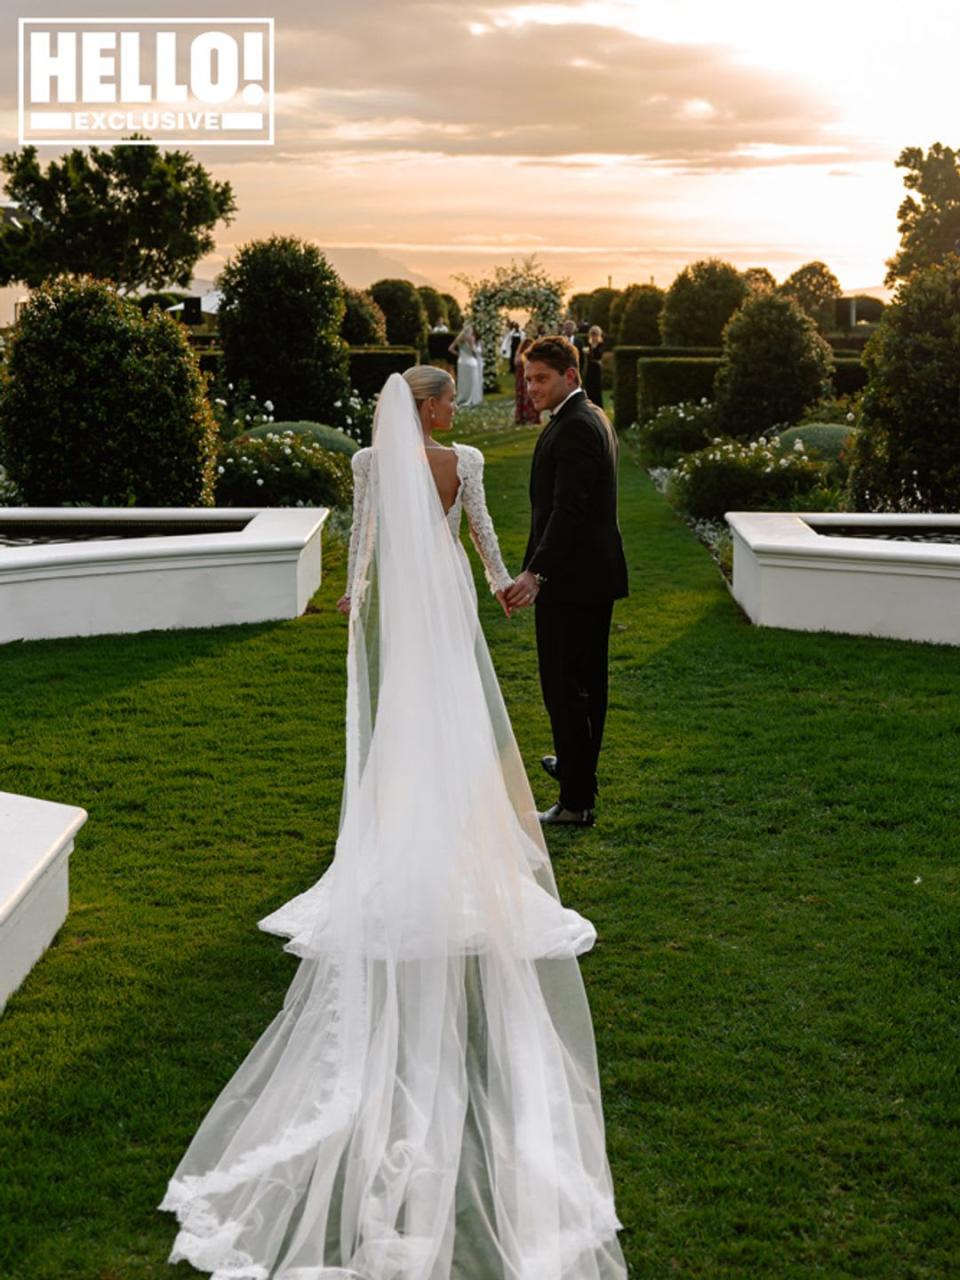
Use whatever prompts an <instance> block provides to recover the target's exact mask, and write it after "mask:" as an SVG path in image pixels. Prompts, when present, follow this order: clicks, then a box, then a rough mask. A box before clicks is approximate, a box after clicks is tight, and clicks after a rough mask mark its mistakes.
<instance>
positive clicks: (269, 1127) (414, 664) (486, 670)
mask: <svg viewBox="0 0 960 1280" xmlns="http://www.w3.org/2000/svg"><path fill="white" fill-rule="evenodd" d="M455 447H456V449H457V472H458V475H459V477H460V487H459V490H458V493H457V497H456V500H455V502H454V504H453V506H452V507H451V509H450V511H449V512H447V513H446V514H445V513H444V511H443V508H442V505H441V502H440V498H439V494H438V492H437V488H436V484H435V482H434V480H433V476H432V472H431V471H430V467H429V463H428V461H427V457H426V453H425V452H424V449H423V437H422V433H421V431H420V425H419V419H418V418H417V415H416V411H415V406H414V403H413V397H412V394H411V392H410V389H409V387H408V386H407V383H406V382H405V381H404V379H403V378H401V377H400V375H398V374H393V375H391V377H390V378H389V379H388V380H387V383H386V385H385V387H384V390H383V391H382V392H381V396H380V400H379V403H378V407H377V412H376V417H375V422H374V437H373V445H372V447H371V448H370V449H368V450H361V451H360V452H358V453H356V454H354V463H353V467H354V477H355V501H354V527H353V531H352V535H351V548H350V561H349V567H348V593H349V594H350V596H351V612H350V623H349V639H348V649H347V716H346V729H347V733H346V748H347V751H346V771H345V778H344V790H343V801H342V807H341V815H340V831H339V835H338V839H337V845H336V851H335V856H334V859H333V861H332V863H331V864H330V866H329V868H328V869H327V871H326V872H325V873H324V874H323V875H322V876H321V877H320V879H319V880H318V881H317V882H316V883H315V884H314V885H313V886H312V887H310V888H308V889H307V890H306V891H305V892H304V893H301V894H299V895H298V896H296V897H294V898H293V899H291V900H289V901H288V902H286V903H284V904H283V905H282V906H280V907H279V908H278V909H277V910H275V911H274V912H272V913H271V914H270V915H268V916H265V917H264V918H263V919H262V920H260V921H259V926H260V927H261V928H262V929H264V930H266V931H267V932H271V933H277V934H280V935H282V936H286V937H288V938H289V941H288V942H287V944H286V946H285V948H284V949H285V950H287V951H290V952H292V953H293V954H295V955H297V956H298V957H300V964H299V966H298V968H297V971H296V973H295V975H294V978H293V981H292V982H291V984H290V987H289V989H288V992H287V994H286V997H285V999H284V1003H283V1008H282V1010H281V1011H280V1012H279V1013H278V1014H277V1015H276V1017H275V1018H274V1020H273V1021H272V1022H271V1023H270V1024H269V1025H268V1027H267V1028H266V1030H265V1031H264V1032H263V1033H262V1035H261V1036H260V1038H259V1040H258V1041H257V1042H256V1044H255V1045H254V1046H253V1048H252V1049H251V1050H250V1052H249V1053H248V1055H247V1057H246V1058H245V1059H244V1061H243V1062H242V1063H241V1064H240V1066H239V1068H238V1069H237V1071H236V1072H235V1074H234V1075H233V1077H232V1079H231V1080H230V1081H228V1083H227V1084H226V1085H225V1086H224V1088H223V1089H222V1090H221V1092H220V1094H219V1096H218V1097H217V1098H216V1099H215V1100H214V1102H213V1105H212V1106H211V1108H210V1110H209V1111H208V1112H207V1115H206V1116H205V1118H204V1119H203V1121H202V1123H201V1124H200V1126H199V1128H198V1129H197V1131H196V1133H195V1134H194V1136H193V1139H192V1140H191V1142H190V1144H189V1146H188V1148H187V1151H186V1153H185V1154H184V1156H183V1158H182V1159H181V1161H180V1164H179V1165H178V1166H177V1169H176V1170H175V1172H174V1174H173V1176H172V1177H171V1178H170V1180H169V1183H168V1186H167V1191H166V1195H165V1196H164V1199H163V1200H162V1202H161V1204H160V1205H159V1208H161V1209H164V1210H169V1211H172V1212H174V1213H176V1215H177V1218H178V1220H179V1230H178V1233H177V1236H176V1239H175V1241H174V1243H173V1247H172V1249H171V1252H170V1256H169V1261H170V1262H177V1261H179V1260H180V1259H186V1260H188V1261H189V1262H191V1263H192V1264H193V1265H194V1266H195V1267H197V1268H199V1269H200V1270H202V1271H207V1272H210V1273H212V1275H213V1277H214V1280H625V1277H626V1274H627V1273H626V1266H625V1263H624V1259H623V1254H622V1252H621V1249H620V1245H619V1241H618V1239H617V1235H616V1233H617V1231H618V1230H619V1229H620V1228H621V1223H620V1221H619V1220H618V1218H617V1215H616V1212H615V1208H614V1196H613V1188H612V1181H611V1177H610V1170H609V1166H608V1163H607V1158H606V1149H605V1139H604V1126H603V1115H602V1108H601V1100H600V1090H599V1082H598V1071H597V1062H596V1052H595V1047H594V1039H593V1029H592V1024H591V1020H590V1013H589V1008H588V1005H587V1000H586V994H585V991H584V987H583V982H582V978H581V975H580V971H579V965H578V960H577V957H578V956H579V955H581V954H582V953H584V952H586V951H588V950H589V949H590V948H591V947H592V945H593V943H594V941H595V939H596V931H595V929H594V927H593V925H592V924H591V923H590V922H589V921H588V920H586V919H585V918H584V917H583V916H581V915H579V914H578V913H577V912H576V911H574V910H572V909H570V908H567V907H564V906H563V904H562V903H561V902H560V900H559V897H558V894H557V889H556V884H555V881H554V877H553V872H552V868H551V865H550V859H549V856H548V853H547V848H546V844H545V841H544V838H543V833H542V831H541V828H540V824H539V821H538V819H537V814H536V810H535V807H534V804H533V796H532V793H531V791H530V787H529V783H528V781H527V778H526V774H525V771H524V769H523V765H522V762H521V760H520V756H519V752H518V751H517V747H516V741H515V739H514V736H513V732H512V729H511V727H510V722H509V718H508V717H507V713H506V708H505V706H504V704H503V699H502V696H501V694H500V690H499V685H498V684H497V680H496V675H495V673H494V670H493V666H492V664H491V662H490V658H489V652H488V650H487V646H486V641H485V639H484V637H483V632H482V630H481V628H480V626H479V622H478V618H477V608H476V605H477V599H476V589H475V587H474V584H473V577H472V574H471V571H470V565H469V561H468V559H467V556H466V553H465V551H464V549H463V546H462V545H461V543H460V541H459V536H458V535H459V528H460V522H461V514H462V512H463V511H466V512H467V518H468V522H469V526H470V532H471V536H472V537H473V540H474V543H475V545H476V546H477V549H478V551H479V552H480V555H481V557H482V560H483V564H484V570H485V573H486V577H487V582H488V585H489V586H490V589H491V591H495V590H497V589H498V588H499V587H501V586H504V585H506V583H507V582H509V581H510V578H509V575H508V574H507V571H506V569H505V568H504V565H503V561H502V559H501V557H500V552H499V547H498V546H497V541H496V535H495V534H494V531H493V526H492V523H491V521H490V518H489V515H488V514H487V510H486V503H485V501H484V496H483V479H482V473H483V456H482V454H480V452H479V451H478V450H475V449H472V448H469V447H467V446H464V445H457V446H455Z"/></svg>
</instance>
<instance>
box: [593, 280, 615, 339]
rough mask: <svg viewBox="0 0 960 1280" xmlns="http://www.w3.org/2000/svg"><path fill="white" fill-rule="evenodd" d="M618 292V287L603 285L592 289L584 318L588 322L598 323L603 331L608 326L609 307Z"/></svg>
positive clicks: (605, 330)
mask: <svg viewBox="0 0 960 1280" xmlns="http://www.w3.org/2000/svg"><path fill="white" fill-rule="evenodd" d="M619 292H620V290H619V289H610V288H608V287H607V286H606V285H604V286H603V287H602V288H600V289H594V291H593V293H591V294H590V306H589V309H588V311H587V317H586V318H587V320H588V322H589V323H590V324H598V325H599V326H600V328H601V329H602V330H603V332H604V333H606V332H607V330H608V329H609V328H610V308H611V307H612V306H613V301H614V299H615V298H616V297H617V295H618V294H619Z"/></svg>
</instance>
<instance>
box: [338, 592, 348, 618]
mask: <svg viewBox="0 0 960 1280" xmlns="http://www.w3.org/2000/svg"><path fill="white" fill-rule="evenodd" d="M335 607H336V609H337V610H338V612H340V613H342V614H344V615H347V614H349V612H350V597H349V596H341V597H340V599H339V600H338V601H337V603H336V606H335Z"/></svg>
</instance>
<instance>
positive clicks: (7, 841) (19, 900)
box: [0, 791, 87, 1010]
mask: <svg viewBox="0 0 960 1280" xmlns="http://www.w3.org/2000/svg"><path fill="white" fill-rule="evenodd" d="M86 820H87V814H86V811H85V810H83V809H77V808H74V807H72V806H71V805H66V804H54V803H52V802H51V801H49V800H34V799H32V798H31V797H29V796H17V795H11V794H10V792H7V791H0V1010H2V1009H3V1007H4V1005H5V1004H6V1002H7V999H8V998H9V997H10V995H12V993H13V992H14V991H16V989H17V987H19V986H20V984H21V982H22V981H23V980H24V978H25V977H26V976H27V974H28V973H29V972H30V970H31V969H32V968H33V966H34V965H35V964H36V962H37V960H39V958H40V956H41V955H42V954H43V952H44V951H46V949H47V947H48V946H49V945H50V943H51V942H52V940H53V937H54V934H55V933H56V932H57V930H58V929H59V928H60V926H61V925H62V924H63V922H64V920H65V919H66V915H67V903H68V893H67V879H68V865H67V860H68V858H69V856H70V853H71V851H72V849H73V838H74V836H75V835H76V833H77V831H79V829H80V828H81V827H82V826H83V824H84V823H85V822H86Z"/></svg>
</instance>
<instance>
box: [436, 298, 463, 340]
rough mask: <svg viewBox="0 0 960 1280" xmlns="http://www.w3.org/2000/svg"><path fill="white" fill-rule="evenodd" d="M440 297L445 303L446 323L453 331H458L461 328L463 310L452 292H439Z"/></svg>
mask: <svg viewBox="0 0 960 1280" xmlns="http://www.w3.org/2000/svg"><path fill="white" fill-rule="evenodd" d="M440 297H441V298H442V299H443V300H444V302H445V303H446V307H447V324H448V325H449V326H450V328H451V329H452V330H453V332H454V333H459V332H460V330H461V329H462V328H463V312H462V311H461V310H460V303H459V302H458V301H457V300H456V298H455V297H454V296H453V294H452V293H441V295H440Z"/></svg>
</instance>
